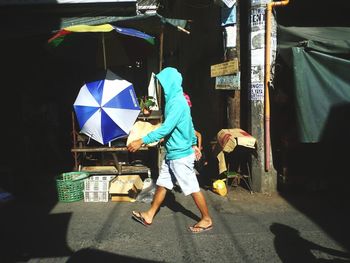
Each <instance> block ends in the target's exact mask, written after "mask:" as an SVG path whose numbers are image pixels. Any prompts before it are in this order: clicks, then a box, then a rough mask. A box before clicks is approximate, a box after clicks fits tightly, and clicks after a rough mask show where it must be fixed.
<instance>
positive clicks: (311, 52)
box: [278, 26, 350, 143]
mask: <svg viewBox="0 0 350 263" xmlns="http://www.w3.org/2000/svg"><path fill="white" fill-rule="evenodd" d="M278 54H279V56H280V57H281V58H282V59H283V60H284V62H285V63H286V64H287V65H289V68H288V70H291V71H292V72H293V74H292V75H293V89H294V95H295V109H296V115H297V125H298V133H299V140H300V141H301V142H304V143H313V142H320V141H329V140H331V141H333V140H342V139H346V140H348V138H349V137H348V136H347V135H345V134H347V133H349V132H350V124H348V123H349V116H350V74H349V72H350V28H348V27H345V28H342V27H317V28H300V27H288V28H287V27H283V26H279V27H278ZM285 81H289V80H285Z"/></svg>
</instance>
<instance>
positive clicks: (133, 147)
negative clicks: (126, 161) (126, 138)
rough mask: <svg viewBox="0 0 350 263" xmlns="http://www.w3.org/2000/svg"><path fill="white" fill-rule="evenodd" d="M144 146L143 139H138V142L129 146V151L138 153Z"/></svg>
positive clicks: (133, 142)
mask: <svg viewBox="0 0 350 263" xmlns="http://www.w3.org/2000/svg"><path fill="white" fill-rule="evenodd" d="M142 144H143V141H142V139H138V140H135V141H132V142H131V143H129V144H128V146H127V147H128V151H129V152H136V151H137V150H138V149H140V147H141V146H142Z"/></svg>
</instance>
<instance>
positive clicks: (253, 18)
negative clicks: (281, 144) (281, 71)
mask: <svg viewBox="0 0 350 263" xmlns="http://www.w3.org/2000/svg"><path fill="white" fill-rule="evenodd" d="M270 2H271V0H251V2H250V3H251V6H250V24H249V27H250V33H249V38H248V39H249V41H248V43H249V48H248V50H249V56H250V59H248V60H249V61H250V63H249V64H250V78H249V85H248V86H249V89H250V92H249V94H250V96H249V99H250V120H249V125H250V133H251V134H252V136H254V137H255V138H256V139H257V157H253V158H252V169H251V174H252V189H253V191H257V192H269V193H270V192H275V191H276V190H277V172H276V170H275V169H274V167H273V162H272V151H271V143H270V136H269V134H270V133H269V131H270V130H269V129H270V127H269V118H270V116H269V115H268V116H267V115H266V109H267V107H268V109H269V106H270V105H269V104H266V102H267V103H269V92H268V87H267V86H266V85H268V83H269V82H268V83H266V82H265V74H266V73H265V72H266V71H265V66H266V65H265V62H266V59H265V54H266V53H265V51H266V50H265V48H266V47H271V50H273V49H275V50H276V45H275V46H274V45H271V46H270V45H267V44H266V42H265V41H266V39H267V38H266V11H267V4H269V3H270ZM273 24H274V27H275V28H276V26H275V25H276V24H275V23H273ZM271 34H272V35H273V36H272V37H271V40H272V42H274V44H275V43H276V30H275V29H274V30H271ZM268 39H270V38H268ZM268 54H273V52H269V53H268ZM271 61H272V60H271ZM268 66H270V65H268ZM268 70H270V69H268ZM266 118H268V122H267V121H266ZM266 123H268V126H267V125H266ZM266 135H268V136H266Z"/></svg>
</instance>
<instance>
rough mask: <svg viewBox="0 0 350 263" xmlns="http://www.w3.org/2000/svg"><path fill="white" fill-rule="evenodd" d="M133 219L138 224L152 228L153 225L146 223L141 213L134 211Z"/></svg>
mask: <svg viewBox="0 0 350 263" xmlns="http://www.w3.org/2000/svg"><path fill="white" fill-rule="evenodd" d="M136 213H137V214H136ZM132 218H133V219H135V220H136V221H137V222H139V223H141V224H142V225H144V226H150V225H151V223H148V222H146V220H145V219H144V218H143V216H142V215H141V212H135V211H132Z"/></svg>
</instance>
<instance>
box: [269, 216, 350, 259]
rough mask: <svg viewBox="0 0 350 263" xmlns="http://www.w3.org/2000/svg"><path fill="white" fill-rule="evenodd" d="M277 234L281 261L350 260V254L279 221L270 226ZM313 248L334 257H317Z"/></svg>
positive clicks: (276, 246) (277, 249) (277, 248)
mask: <svg viewBox="0 0 350 263" xmlns="http://www.w3.org/2000/svg"><path fill="white" fill-rule="evenodd" d="M270 230H271V232H272V233H273V234H274V235H275V238H274V246H275V249H276V252H277V254H278V256H279V257H280V259H281V261H282V262H284V263H286V262H291V263H294V262H308V263H312V262H318V263H319V262H350V254H349V253H346V252H343V251H339V250H335V249H331V248H327V247H323V246H320V245H318V244H315V243H313V242H311V241H308V240H306V239H304V238H302V237H301V236H300V233H299V231H298V230H296V229H294V228H292V227H289V226H286V225H283V224H279V223H273V224H272V225H271V226H270ZM312 250H318V251H320V252H322V253H326V254H328V255H331V256H333V257H337V258H332V259H323V258H317V257H316V256H315V255H314V254H313V253H312Z"/></svg>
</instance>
